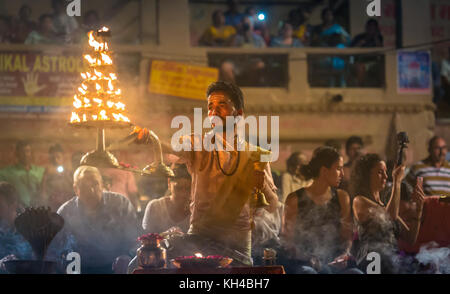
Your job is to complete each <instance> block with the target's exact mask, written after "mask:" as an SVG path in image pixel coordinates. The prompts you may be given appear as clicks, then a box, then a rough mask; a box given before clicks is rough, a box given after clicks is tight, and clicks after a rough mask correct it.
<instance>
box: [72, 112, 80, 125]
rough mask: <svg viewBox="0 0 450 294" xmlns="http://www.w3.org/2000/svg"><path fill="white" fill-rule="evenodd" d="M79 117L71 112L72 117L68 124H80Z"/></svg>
mask: <svg viewBox="0 0 450 294" xmlns="http://www.w3.org/2000/svg"><path fill="white" fill-rule="evenodd" d="M80 121H81V120H80V117H79V116H78V114H76V113H75V112H72V117H71V118H70V122H71V123H73V122H80Z"/></svg>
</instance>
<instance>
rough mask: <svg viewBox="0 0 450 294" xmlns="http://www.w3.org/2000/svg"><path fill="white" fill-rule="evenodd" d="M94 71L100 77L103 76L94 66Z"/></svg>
mask: <svg viewBox="0 0 450 294" xmlns="http://www.w3.org/2000/svg"><path fill="white" fill-rule="evenodd" d="M94 73H95V75H96V76H97V77H99V78H101V77H102V73H101V72H99V71H97V70H95V68H94Z"/></svg>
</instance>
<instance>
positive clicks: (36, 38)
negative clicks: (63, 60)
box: [25, 14, 58, 44]
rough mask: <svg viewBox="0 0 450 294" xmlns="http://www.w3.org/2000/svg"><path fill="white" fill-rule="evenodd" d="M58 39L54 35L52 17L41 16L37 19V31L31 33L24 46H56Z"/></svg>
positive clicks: (48, 15)
mask: <svg viewBox="0 0 450 294" xmlns="http://www.w3.org/2000/svg"><path fill="white" fill-rule="evenodd" d="M57 43H58V39H57V38H56V35H55V33H54V28H53V22H52V16H51V15H50V14H43V15H41V17H39V26H38V29H37V30H35V31H32V32H31V33H30V34H29V35H28V37H27V38H26V40H25V44H57Z"/></svg>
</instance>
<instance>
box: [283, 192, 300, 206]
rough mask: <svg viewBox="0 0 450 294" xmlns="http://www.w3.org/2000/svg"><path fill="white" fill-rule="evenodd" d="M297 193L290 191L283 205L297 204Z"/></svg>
mask: <svg viewBox="0 0 450 294" xmlns="http://www.w3.org/2000/svg"><path fill="white" fill-rule="evenodd" d="M297 198H298V196H297V193H295V192H292V193H290V194H289V195H288V196H287V197H286V201H285V202H284V205H285V206H287V207H293V206H295V207H296V206H297Z"/></svg>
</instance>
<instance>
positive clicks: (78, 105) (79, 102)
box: [72, 95, 83, 116]
mask: <svg viewBox="0 0 450 294" xmlns="http://www.w3.org/2000/svg"><path fill="white" fill-rule="evenodd" d="M73 100H74V101H73V107H75V108H81V107H82V106H83V104H82V103H81V100H80V99H78V97H77V95H74V96H73ZM72 116H73V114H72Z"/></svg>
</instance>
